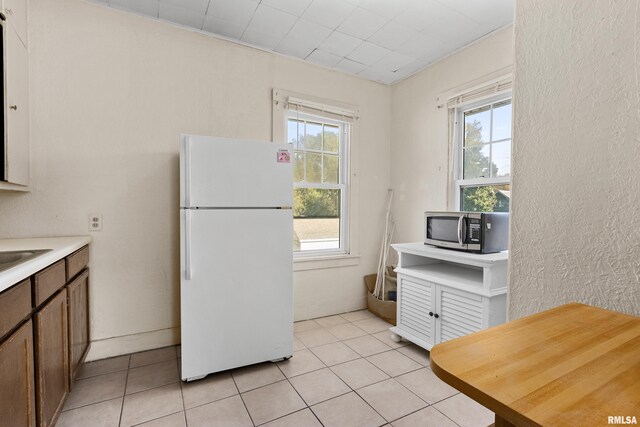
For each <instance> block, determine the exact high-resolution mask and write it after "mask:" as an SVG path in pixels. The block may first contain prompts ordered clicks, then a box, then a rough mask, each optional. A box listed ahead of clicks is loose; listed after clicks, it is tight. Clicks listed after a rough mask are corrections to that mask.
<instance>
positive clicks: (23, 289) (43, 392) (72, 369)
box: [0, 0, 90, 427]
mask: <svg viewBox="0 0 640 427" xmlns="http://www.w3.org/2000/svg"><path fill="white" fill-rule="evenodd" d="M0 1H1V0H0ZM88 263H89V246H88V245H85V246H83V247H81V248H80V249H78V250H76V251H75V252H72V253H70V254H68V255H65V256H64V257H61V258H60V259H58V260H57V261H53V262H52V264H50V265H48V266H46V267H45V268H43V269H41V270H39V271H35V272H34V273H33V274H32V275H31V276H29V277H27V278H25V279H22V280H21V281H19V282H17V283H16V284H15V285H13V286H10V287H8V288H6V289H4V290H3V291H1V292H0V427H4V426H11V427H13V426H20V427H23V426H25V427H34V426H38V427H50V426H53V425H54V424H55V422H56V420H57V418H58V415H59V414H60V412H61V411H62V407H63V405H64V402H65V400H66V397H67V395H68V394H69V390H71V387H72V386H73V380H74V379H75V377H76V376H77V373H78V371H79V370H80V366H81V365H82V362H84V359H85V357H86V355H87V353H88V351H89V345H90V341H89V338H90V335H89V330H90V328H89V268H88V267H87V265H88Z"/></svg>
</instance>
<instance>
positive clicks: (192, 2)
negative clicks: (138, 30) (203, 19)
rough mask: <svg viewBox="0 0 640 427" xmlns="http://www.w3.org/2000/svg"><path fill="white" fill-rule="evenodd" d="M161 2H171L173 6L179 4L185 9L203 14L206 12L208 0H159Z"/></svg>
mask: <svg viewBox="0 0 640 427" xmlns="http://www.w3.org/2000/svg"><path fill="white" fill-rule="evenodd" d="M160 3H161V6H162V3H167V4H172V5H174V6H180V7H182V8H185V9H189V10H192V11H194V12H198V13H201V14H202V15H204V14H205V13H207V9H208V7H209V0H160Z"/></svg>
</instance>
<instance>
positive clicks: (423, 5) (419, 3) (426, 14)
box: [394, 0, 478, 31]
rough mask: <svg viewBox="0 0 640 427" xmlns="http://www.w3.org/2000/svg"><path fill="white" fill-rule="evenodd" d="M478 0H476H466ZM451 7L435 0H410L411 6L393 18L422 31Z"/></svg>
mask: <svg viewBox="0 0 640 427" xmlns="http://www.w3.org/2000/svg"><path fill="white" fill-rule="evenodd" d="M468 1H478V0H468ZM450 11H451V9H449V8H447V7H445V6H443V5H442V4H440V3H438V2H437V1H435V0H412V3H411V6H410V7H407V8H405V9H404V10H403V11H402V12H400V13H399V14H398V15H397V16H396V17H395V18H394V20H395V21H396V22H398V23H399V24H401V25H405V26H407V27H409V28H411V29H413V30H416V31H423V30H424V29H425V28H427V26H428V25H429V24H431V23H432V22H433V21H436V20H438V19H439V17H440V16H441V15H443V14H445V13H448V12H450Z"/></svg>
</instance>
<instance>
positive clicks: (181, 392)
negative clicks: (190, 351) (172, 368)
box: [175, 346, 189, 427]
mask: <svg viewBox="0 0 640 427" xmlns="http://www.w3.org/2000/svg"><path fill="white" fill-rule="evenodd" d="M175 349H176V365H177V366H178V385H179V386H180V398H181V399H182V417H183V418H184V425H185V426H186V427H188V426H189V423H188V421H187V405H185V404H184V393H183V391H182V382H183V381H182V374H181V372H182V371H181V369H180V362H181V358H179V357H178V346H176V347H175ZM180 355H181V356H182V353H181V354H180Z"/></svg>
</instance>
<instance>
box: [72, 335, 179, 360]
mask: <svg viewBox="0 0 640 427" xmlns="http://www.w3.org/2000/svg"><path fill="white" fill-rule="evenodd" d="M177 344H180V328H179V327H177V328H169V329H161V330H159V331H151V332H142V333H139V334H133V335H125V336H121V337H112V338H105V339H102V340H96V341H91V348H90V349H89V353H88V354H87V358H86V359H85V361H86V362H91V361H93V360H100V359H106V358H108V357H114V356H121V355H123V354H129V353H136V352H138V351H145V350H153V349H156V348H161V347H167V346H170V345H177Z"/></svg>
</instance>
